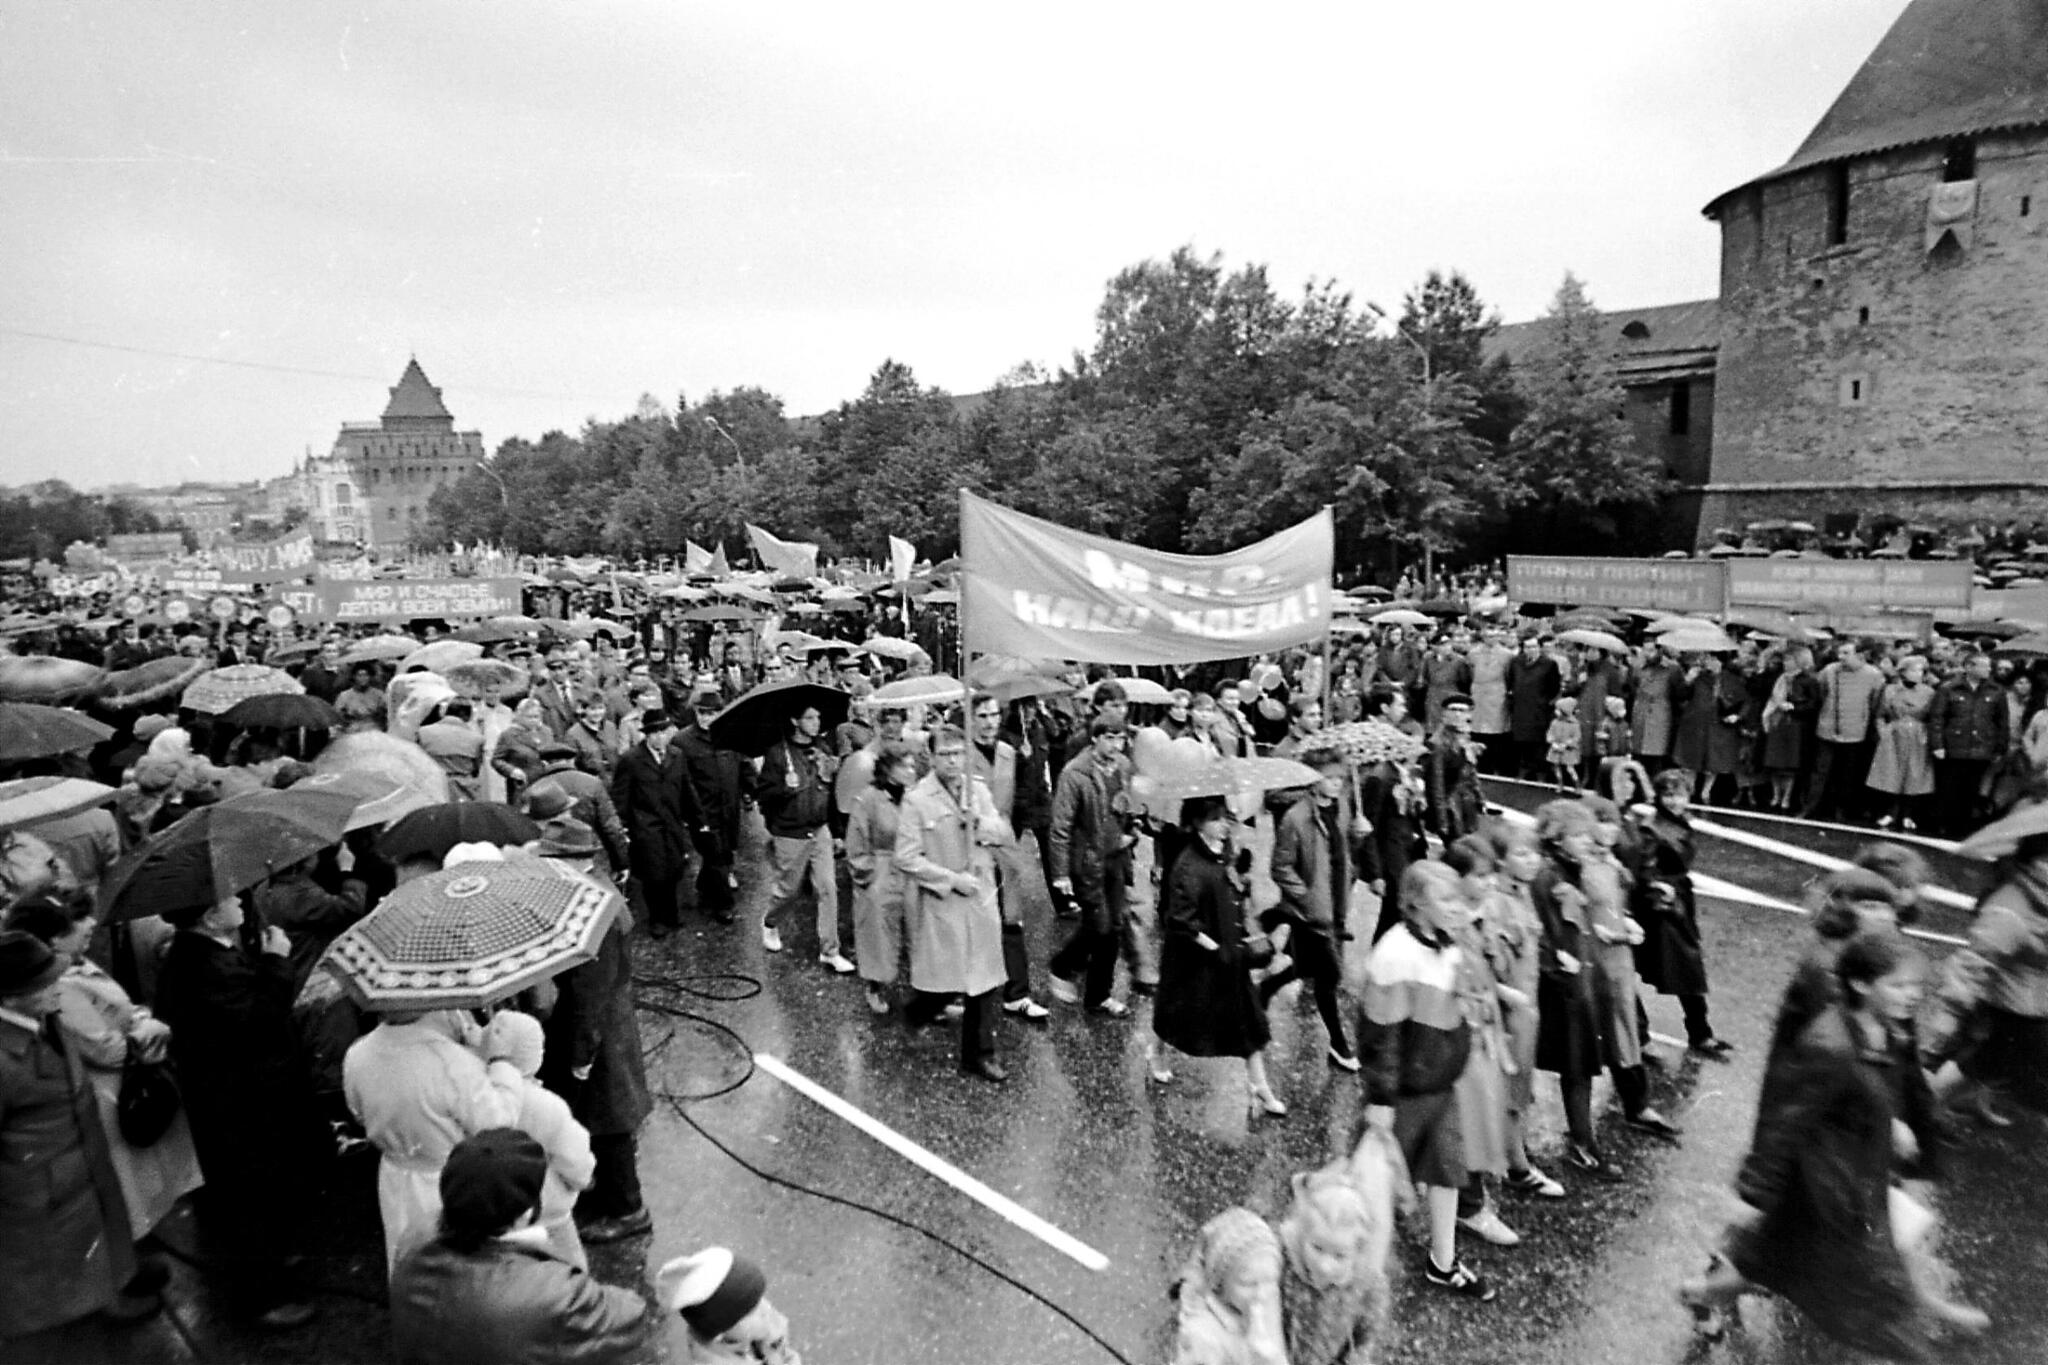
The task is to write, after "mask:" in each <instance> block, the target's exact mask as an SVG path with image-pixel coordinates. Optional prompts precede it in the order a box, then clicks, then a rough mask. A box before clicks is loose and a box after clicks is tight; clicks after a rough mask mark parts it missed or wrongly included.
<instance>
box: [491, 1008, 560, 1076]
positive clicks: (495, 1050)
mask: <svg viewBox="0 0 2048 1365" xmlns="http://www.w3.org/2000/svg"><path fill="white" fill-rule="evenodd" d="M546 1053H547V1034H546V1033H545V1032H544V1031H543V1030H542V1029H541V1026H540V1020H538V1019H536V1018H534V1017H533V1016H532V1015H530V1014H526V1013H523V1012H521V1011H519V1010H500V1011H499V1012H498V1013H496V1014H494V1015H492V1016H491V1022H490V1023H489V1024H488V1025H486V1026H485V1028H484V1054H485V1055H486V1056H489V1057H502V1058H504V1059H505V1060H506V1061H508V1062H510V1063H512V1065H513V1066H514V1067H516V1068H518V1070H519V1074H520V1075H522V1076H532V1075H536V1074H538V1073H539V1071H540V1063H541V1058H542V1057H544V1056H545V1055H546Z"/></svg>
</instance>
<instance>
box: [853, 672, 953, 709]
mask: <svg viewBox="0 0 2048 1365" xmlns="http://www.w3.org/2000/svg"><path fill="white" fill-rule="evenodd" d="M966 695H967V685H966V684H965V683H963V682H961V681H960V680H959V679H958V678H954V677H948V676H947V675H946V674H944V673H934V674H932V675H930V676H929V677H924V678H900V679H898V680H897V681H895V682H892V683H885V684H884V685H882V686H881V687H878V688H876V689H875V690H874V691H872V692H870V693H868V695H867V701H868V705H869V706H944V705H946V704H948V703H950V702H956V701H959V700H960V699H961V698H962V697H965V696H966Z"/></svg>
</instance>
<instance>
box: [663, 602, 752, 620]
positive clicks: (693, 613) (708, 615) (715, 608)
mask: <svg viewBox="0 0 2048 1365" xmlns="http://www.w3.org/2000/svg"><path fill="white" fill-rule="evenodd" d="M681 619H682V620H685V621H689V622H692V623H693V624H696V625H717V624H719V623H720V622H726V623H729V624H733V625H738V624H740V623H742V622H746V621H758V620H760V619H761V618H760V616H759V615H758V614H757V613H755V612H751V611H748V610H747V609H746V608H744V607H728V606H724V605H722V604H719V603H713V604H711V605H710V606H705V607H692V608H690V609H689V610H688V611H686V612H684V613H683V614H682V618H681Z"/></svg>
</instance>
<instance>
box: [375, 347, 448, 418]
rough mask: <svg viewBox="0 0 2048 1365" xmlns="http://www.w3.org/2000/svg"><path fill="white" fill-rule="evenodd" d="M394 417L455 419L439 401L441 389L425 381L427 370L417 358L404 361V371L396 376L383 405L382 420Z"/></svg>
mask: <svg viewBox="0 0 2048 1365" xmlns="http://www.w3.org/2000/svg"><path fill="white" fill-rule="evenodd" d="M394 417H413V418H445V419H447V420H448V421H450V422H452V421H454V420H455V414H454V413H452V412H450V411H448V408H447V405H446V404H444V403H442V401H441V391H440V390H439V389H437V388H435V387H434V386H433V385H432V384H429V383H428V382H427V372H426V371H425V370H422V369H421V368H420V362H419V361H417V360H408V361H406V362H405V373H404V374H402V375H400V376H398V383H397V384H395V385H393V386H392V389H391V401H390V402H389V403H386V404H385V405H384V420H385V421H387V422H388V421H390V420H391V419H392V418H394Z"/></svg>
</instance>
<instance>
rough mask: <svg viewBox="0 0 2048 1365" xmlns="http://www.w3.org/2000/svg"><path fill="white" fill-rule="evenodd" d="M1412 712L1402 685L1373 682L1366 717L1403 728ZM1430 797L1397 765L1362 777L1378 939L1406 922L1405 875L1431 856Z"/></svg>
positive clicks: (1361, 862) (1364, 846)
mask: <svg viewBox="0 0 2048 1365" xmlns="http://www.w3.org/2000/svg"><path fill="white" fill-rule="evenodd" d="M1407 710H1408V694H1407V693H1406V691H1404V690H1403V689H1401V688H1398V687H1394V686H1392V685H1391V684H1388V683H1374V684H1373V687H1372V690H1371V691H1370V692H1368V693H1366V697H1365V702H1364V711H1363V714H1364V718H1365V719H1367V720H1378V721H1381V722H1383V723H1385V724H1387V725H1392V726H1398V725H1400V723H1401V721H1402V719H1403V717H1405V716H1406V714H1407ZM1425 801H1426V798H1425V797H1424V794H1423V793H1421V792H1418V791H1416V790H1415V789H1414V787H1413V785H1412V784H1411V783H1410V782H1409V779H1408V774H1407V773H1406V772H1404V771H1403V770H1402V769H1401V767H1400V766H1399V765H1397V764H1394V763H1391V762H1382V763H1375V764H1373V765H1372V766H1371V767H1369V768H1366V769H1364V770H1363V771H1361V772H1360V773H1359V775H1358V813H1359V814H1360V815H1363V816H1364V817H1365V819H1366V822H1367V823H1368V824H1370V825H1371V826H1372V833H1371V834H1369V835H1367V836H1366V837H1365V838H1364V839H1363V840H1361V841H1360V842H1359V845H1358V876H1359V879H1360V880H1361V881H1363V882H1364V883H1365V884H1366V885H1367V886H1368V887H1370V888H1371V889H1372V892H1373V894H1374V895H1376V896H1378V897H1379V898H1380V913H1379V919H1378V921H1377V922H1376V923H1375V924H1374V925H1373V931H1372V936H1373V940H1374V941H1375V942H1377V941H1378V940H1379V939H1380V938H1381V937H1382V936H1384V935H1385V934H1386V932H1387V930H1389V929H1391V928H1393V927H1394V926H1395V925H1397V924H1399V923H1400V922H1401V879H1402V877H1403V876H1404V875H1406V873H1407V871H1408V865H1409V864H1410V863H1412V862H1415V861H1417V860H1418V859H1421V858H1424V857H1427V856H1428V853H1429V847H1428V844H1427V842H1426V841H1425V840H1424V838H1423V836H1422V825H1423V818H1424V813H1425Z"/></svg>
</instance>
